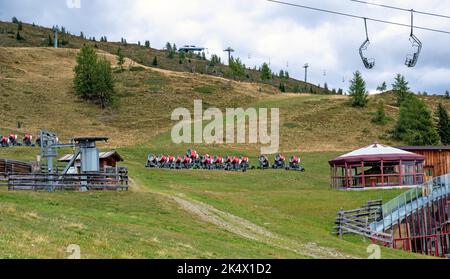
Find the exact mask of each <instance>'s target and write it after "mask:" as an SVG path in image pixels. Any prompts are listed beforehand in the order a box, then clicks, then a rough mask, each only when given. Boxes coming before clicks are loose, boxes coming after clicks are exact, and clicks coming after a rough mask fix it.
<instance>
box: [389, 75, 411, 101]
mask: <svg viewBox="0 0 450 279" xmlns="http://www.w3.org/2000/svg"><path fill="white" fill-rule="evenodd" d="M392 90H393V91H394V93H395V95H396V96H397V105H398V106H401V104H402V102H403V101H404V100H405V99H406V97H407V96H408V95H409V94H411V93H410V92H409V87H408V82H407V81H406V80H405V77H404V76H402V75H401V74H397V76H396V77H395V81H394V84H392Z"/></svg>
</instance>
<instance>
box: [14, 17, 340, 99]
mask: <svg viewBox="0 0 450 279" xmlns="http://www.w3.org/2000/svg"><path fill="white" fill-rule="evenodd" d="M12 22H13V23H15V24H17V32H16V33H15V36H16V39H17V40H19V41H20V40H25V38H23V36H22V34H21V32H20V31H21V30H22V28H23V26H22V22H21V21H19V20H18V19H17V18H16V17H14V18H13V19H12ZM53 30H58V35H59V36H58V45H59V46H65V45H68V44H69V38H70V37H69V36H68V35H71V34H70V32H68V31H67V30H66V28H65V27H57V26H54V27H53ZM79 38H81V39H83V40H89V41H91V42H93V43H94V48H99V46H98V45H97V42H100V43H107V42H108V38H107V37H106V36H101V37H100V40H97V39H96V37H87V36H86V35H85V34H84V32H80V35H79ZM54 40H55V38H54V33H53V32H50V33H49V34H48V35H47V45H48V46H50V47H51V46H53V45H54V44H55V41H54ZM120 44H121V45H123V46H124V47H126V46H128V42H127V40H126V39H125V38H121V40H120ZM137 45H138V46H143V47H146V48H150V47H151V45H150V41H149V40H145V42H144V44H141V42H140V41H139V42H138V43H137ZM164 51H165V52H166V58H167V59H175V58H177V59H178V64H180V65H183V64H184V65H188V67H187V68H189V69H190V71H191V72H193V73H194V72H199V73H201V74H203V73H204V70H203V69H198V64H196V63H193V61H192V59H198V60H203V61H207V64H206V65H207V66H206V70H205V72H206V73H209V74H213V75H219V76H224V77H226V78H230V79H234V80H238V81H252V82H262V83H267V84H270V85H272V86H274V87H278V89H279V90H280V91H281V92H293V93H313V94H317V93H319V94H322V93H326V94H343V90H342V89H338V90H336V89H331V90H330V89H329V88H328V86H327V84H324V86H323V87H321V86H320V85H318V86H313V85H311V84H304V83H302V82H299V81H295V80H291V77H290V74H289V72H288V71H286V70H283V69H282V70H280V71H279V73H275V72H273V71H272V70H271V69H270V66H269V64H268V63H263V64H262V65H261V66H260V67H259V68H257V67H256V66H255V67H253V68H250V67H247V66H246V65H245V64H244V63H243V62H242V60H241V59H240V58H235V57H231V58H232V59H230V61H229V64H228V67H225V64H224V63H223V62H222V60H221V58H220V57H219V56H218V55H215V54H213V55H212V56H211V57H210V60H209V61H208V59H207V58H206V54H205V52H199V53H193V52H187V53H185V52H180V51H178V48H177V46H176V44H174V43H170V42H168V43H167V44H166V45H165V48H164ZM159 58H160V56H158V57H157V56H153V57H152V59H151V60H150V61H149V63H148V65H150V66H153V67H161V66H162V65H161V63H164V61H159ZM196 66H197V69H196ZM208 66H209V67H210V68H209V69H208V68H207V67H208ZM216 66H218V67H216ZM220 66H224V67H220Z"/></svg>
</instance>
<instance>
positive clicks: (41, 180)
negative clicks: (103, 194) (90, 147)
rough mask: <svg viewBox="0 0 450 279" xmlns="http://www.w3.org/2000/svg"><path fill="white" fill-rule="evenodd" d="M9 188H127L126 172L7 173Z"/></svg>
mask: <svg viewBox="0 0 450 279" xmlns="http://www.w3.org/2000/svg"><path fill="white" fill-rule="evenodd" d="M8 189H9V190H32V191H49V190H52V191H54V190H59V191H65V190H75V191H80V190H83V189H85V190H128V172H124V171H122V172H121V173H92V174H64V175H61V174H53V175H49V174H42V173H32V174H8Z"/></svg>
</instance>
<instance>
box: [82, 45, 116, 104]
mask: <svg viewBox="0 0 450 279" xmlns="http://www.w3.org/2000/svg"><path fill="white" fill-rule="evenodd" d="M74 72H75V77H74V80H73V83H74V89H75V93H76V94H77V95H78V96H79V97H80V98H82V99H84V100H88V101H93V102H96V103H99V104H100V105H101V107H102V108H105V107H106V106H108V105H109V104H111V103H112V101H113V99H114V93H115V92H114V79H113V77H112V69H111V63H110V62H109V61H107V60H106V59H104V58H103V59H100V60H99V59H98V57H97V53H96V52H95V49H94V48H93V47H92V46H91V45H84V46H83V47H82V48H81V50H80V52H79V53H78V55H77V65H76V66H75V68H74Z"/></svg>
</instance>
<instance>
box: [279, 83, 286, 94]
mask: <svg viewBox="0 0 450 279" xmlns="http://www.w3.org/2000/svg"><path fill="white" fill-rule="evenodd" d="M278 88H279V89H280V91H281V92H286V86H285V85H284V83H282V82H280V85H279V86H278Z"/></svg>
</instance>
